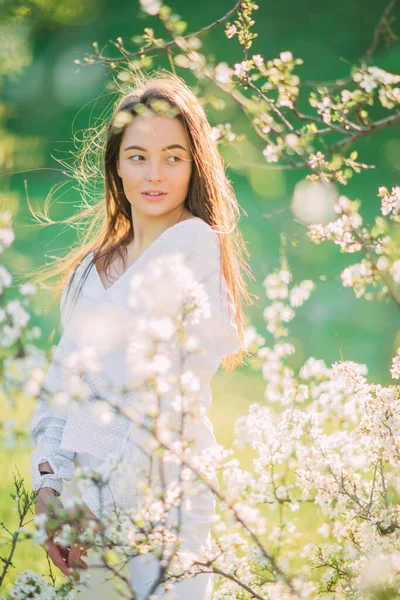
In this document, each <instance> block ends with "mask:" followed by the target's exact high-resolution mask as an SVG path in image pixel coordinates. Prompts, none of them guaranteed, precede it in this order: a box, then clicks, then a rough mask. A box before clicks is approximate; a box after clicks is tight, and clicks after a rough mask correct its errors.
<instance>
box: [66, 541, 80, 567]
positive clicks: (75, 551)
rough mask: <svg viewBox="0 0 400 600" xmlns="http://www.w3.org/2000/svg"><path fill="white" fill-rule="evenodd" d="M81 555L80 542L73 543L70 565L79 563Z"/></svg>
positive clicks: (69, 557) (70, 552)
mask: <svg viewBox="0 0 400 600" xmlns="http://www.w3.org/2000/svg"><path fill="white" fill-rule="evenodd" d="M80 556H81V549H80V546H79V544H72V546H71V549H70V551H69V554H68V566H69V568H70V569H71V568H73V567H75V566H76V565H77V564H79V559H80Z"/></svg>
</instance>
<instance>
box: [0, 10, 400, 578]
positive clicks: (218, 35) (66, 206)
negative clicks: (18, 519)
mask: <svg viewBox="0 0 400 600" xmlns="http://www.w3.org/2000/svg"><path fill="white" fill-rule="evenodd" d="M233 4H234V1H233V0H202V1H201V2H198V1H194V2H191V3H189V2H187V1H183V0H171V2H170V5H171V7H172V8H173V10H174V12H177V13H178V14H180V15H181V16H182V18H184V19H185V20H186V21H187V22H188V28H187V32H191V31H196V30H199V29H201V28H202V27H203V26H206V25H207V24H209V23H210V22H212V21H215V20H216V19H218V18H219V17H221V16H222V15H224V14H225V13H226V12H227V11H228V10H229V9H230V8H231V7H232V6H233ZM385 6H386V3H382V2H376V1H372V0H365V2H364V3H363V4H362V6H361V5H360V4H359V3H355V2H348V1H345V0H337V1H336V2H335V3H329V2H324V1H321V0H318V1H317V0H308V2H307V3H304V2H303V3H301V2H300V3H299V2H298V1H297V0H287V2H284V3H283V2H267V1H265V0H260V2H259V7H260V8H259V10H258V11H255V13H254V17H255V20H256V25H255V27H254V31H256V32H257V33H258V38H257V39H255V40H254V42H253V47H252V48H251V50H250V56H251V55H252V54H261V55H262V56H264V58H266V59H271V58H275V57H277V56H279V53H280V52H282V51H287V50H290V51H291V52H292V53H293V55H294V56H295V57H301V58H303V59H304V65H302V66H301V67H299V68H298V69H297V74H299V75H300V77H301V78H302V79H306V80H313V81H316V80H317V81H326V80H333V79H336V78H344V77H346V76H347V75H348V74H349V70H350V66H351V65H352V64H358V59H359V57H361V56H362V54H363V53H364V52H365V50H366V49H367V47H368V46H369V44H370V42H371V39H372V35H373V31H374V28H375V26H376V24H377V23H378V21H379V19H380V17H381V14H382V12H383V9H384V8H385ZM396 16H397V21H396V22H395V23H394V25H393V28H394V30H395V31H397V33H399V31H400V27H399V23H398V16H399V14H398V11H397V15H396ZM231 21H232V19H231ZM146 26H147V27H148V26H150V27H153V28H154V30H155V32H156V35H159V36H162V37H164V36H165V33H164V31H163V29H162V26H161V24H160V23H159V21H158V20H157V19H156V18H152V17H149V16H143V15H141V14H140V13H139V5H138V2H136V1H132V0H130V1H129V2H128V1H124V0H118V1H117V2H115V1H111V0H64V1H63V2H62V3H59V2H58V1H55V0H42V1H41V2H33V1H31V2H22V1H21V2H12V3H6V4H3V5H2V13H1V16H0V40H1V42H0V77H1V84H2V89H1V92H2V107H3V108H2V115H1V119H2V129H3V132H2V133H3V135H2V138H3V139H2V145H1V163H2V169H1V170H2V173H3V175H5V177H3V180H2V183H1V188H2V191H3V192H7V193H8V192H9V193H10V195H9V198H10V207H9V208H10V209H12V211H13V212H14V214H15V215H16V218H15V231H16V241H15V243H14V245H13V247H12V248H11V249H10V250H9V251H7V252H6V253H5V255H4V258H5V262H6V266H7V268H8V269H9V270H10V271H12V272H13V273H15V274H16V275H17V276H18V274H20V273H21V272H24V273H25V272H29V269H31V268H32V269H33V268H36V267H38V266H40V265H42V264H44V262H45V261H46V260H49V258H47V257H49V256H51V255H52V254H57V253H59V252H64V251H65V250H66V249H67V248H68V246H69V245H71V244H72V243H73V241H74V239H75V235H76V233H75V231H74V230H73V229H70V230H68V229H66V228H65V227H63V226H58V225H53V226H51V227H46V228H43V227H42V228H40V227H37V226H36V225H34V224H33V222H32V217H31V215H30V214H29V211H28V204H27V202H28V200H29V202H30V203H31V204H32V206H33V207H34V209H35V210H38V209H43V206H44V201H45V198H46V196H47V195H48V194H49V192H50V191H51V189H52V188H53V186H59V185H60V184H62V187H60V188H59V189H58V190H57V191H56V192H55V195H54V204H53V205H52V208H51V212H50V214H51V216H52V217H53V218H54V220H57V219H59V218H62V217H66V216H69V215H71V214H73V213H74V210H75V209H76V206H77V204H79V192H78V190H77V189H74V182H73V181H71V180H70V179H68V177H67V176H65V175H64V174H63V173H62V171H63V169H62V167H61V166H60V164H59V162H57V160H56V159H57V158H61V159H64V160H69V156H70V152H71V151H73V150H74V143H73V141H72V138H73V136H74V135H77V137H79V138H80V137H81V133H82V130H84V129H85V128H87V127H88V126H89V125H90V124H93V122H94V120H95V118H96V116H99V115H100V114H101V112H102V111H103V110H104V108H105V107H106V106H107V105H108V104H109V102H110V101H111V100H112V97H113V94H110V92H109V90H108V89H107V87H106V86H107V82H108V81H109V80H110V77H111V74H110V72H107V71H106V69H105V68H104V67H103V66H100V65H94V66H89V67H86V68H84V69H82V70H81V71H80V72H78V68H77V66H76V65H75V64H74V59H81V60H82V58H83V56H84V54H85V53H91V51H92V46H91V44H92V43H93V42H94V41H97V42H98V44H99V47H100V48H102V47H103V46H105V45H106V44H108V42H109V40H110V39H114V40H115V39H116V38H117V37H118V36H121V37H122V38H123V39H127V38H129V37H131V36H133V35H137V34H141V33H142V32H143V29H144V27H146ZM202 39H203V47H202V49H200V52H202V53H204V54H206V55H210V54H211V55H214V56H215V57H216V58H217V61H218V62H221V61H227V62H229V64H230V65H233V64H234V63H235V62H240V61H241V60H243V58H244V57H243V50H242V47H241V46H240V45H239V44H238V42H237V40H236V39H235V38H233V39H232V40H228V39H227V38H226V36H225V34H224V31H223V28H215V29H213V30H212V31H210V32H208V33H207V34H206V35H205V36H203V38H202ZM105 54H108V55H109V54H111V55H113V56H116V55H117V53H116V50H115V48H113V46H112V45H111V44H108V47H107V51H106V52H105ZM373 64H375V65H376V66H378V67H380V68H383V69H385V70H388V71H390V72H392V73H398V72H399V65H400V44H399V43H398V42H394V43H393V44H392V45H390V46H386V45H385V44H383V43H381V44H380V45H379V47H378V49H377V51H376V53H375V59H374V61H373ZM155 66H156V67H158V66H162V67H165V68H170V65H169V62H168V60H167V58H166V56H165V55H164V54H162V53H160V54H159V55H158V57H156V58H155ZM176 71H177V73H178V74H179V75H181V76H183V77H184V78H185V79H186V81H187V82H188V83H189V84H191V85H192V84H193V85H195V84H196V79H195V78H194V77H193V75H192V74H190V73H188V72H187V71H186V70H184V69H180V68H178V67H176ZM309 91H310V88H304V89H303V90H302V91H301V94H302V95H303V96H304V100H303V107H304V108H305V107H306V98H307V96H308V92H309ZM210 92H211V93H216V95H218V96H220V97H224V96H223V94H222V92H220V91H218V90H217V89H215V88H213V87H212V86H211V87H210ZM225 99H226V100H227V102H228V104H227V107H226V109H224V111H222V112H219V111H218V110H216V109H214V108H212V107H211V106H210V105H207V107H206V109H207V114H208V116H209V119H210V122H211V125H216V124H217V123H223V122H225V121H229V122H230V123H231V124H232V128H233V130H234V131H235V132H236V133H242V132H244V133H247V134H248V136H249V138H250V140H251V142H252V144H253V145H254V147H256V148H258V150H259V155H257V156H256V162H257V163H258V164H260V165H262V164H263V162H265V161H264V160H263V157H262V155H261V150H262V148H263V147H264V146H263V144H262V142H261V140H258V139H257V136H256V135H255V134H253V133H252V132H251V131H249V127H248V120H247V118H246V117H245V116H244V115H243V114H241V113H240V111H239V110H238V109H237V107H236V106H235V105H234V104H232V103H231V102H230V101H229V99H228V98H226V97H225ZM308 112H309V113H310V112H311V109H310V108H309V110H308ZM377 114H380V116H382V117H383V116H385V115H387V114H388V113H387V111H384V110H383V109H381V111H380V113H379V111H378V112H377ZM352 149H357V150H358V153H359V157H358V158H359V160H360V161H361V162H366V163H369V164H375V165H376V168H375V169H372V170H367V171H363V172H362V173H361V174H360V175H355V176H354V177H353V179H352V180H350V181H349V183H348V185H347V186H340V185H337V189H338V190H339V192H340V193H342V194H345V195H346V196H348V197H349V198H350V199H352V200H353V199H355V198H360V199H361V201H362V208H361V214H362V215H363V217H364V221H365V222H366V223H372V221H373V218H374V216H375V215H377V214H378V213H379V212H380V208H379V207H380V199H379V198H378V197H377V192H378V187H379V186H381V185H384V186H386V187H387V188H388V189H390V188H391V187H392V186H393V185H396V184H398V180H399V171H400V138H399V126H398V125H397V126H394V127H392V128H388V129H386V130H383V131H380V132H378V133H377V134H375V135H373V136H371V137H370V138H367V139H364V140H361V141H360V142H359V143H358V144H357V145H356V146H355V147H353V148H352ZM221 152H222V153H223V155H224V157H225V159H226V162H227V166H228V176H229V178H230V179H231V181H232V183H233V186H234V189H235V191H236V194H237V197H238V200H239V202H240V204H241V206H242V207H243V209H244V211H245V212H246V213H247V216H245V215H243V217H242V220H241V230H242V232H243V235H244V238H245V240H246V242H247V248H248V250H249V252H250V254H251V256H250V259H249V261H250V266H251V269H252V272H253V275H254V277H255V279H256V281H255V282H254V281H249V289H250V292H251V293H253V294H256V295H257V296H258V300H257V301H256V302H255V304H254V305H253V306H252V307H251V308H248V309H247V310H246V313H247V315H248V318H249V323H252V324H253V325H255V326H256V328H257V330H258V331H259V333H261V335H263V336H264V337H265V338H266V340H267V343H271V342H272V338H271V336H270V335H269V334H268V332H266V330H265V325H264V323H263V319H262V311H263V309H264V307H265V305H266V298H265V294H264V291H263V287H262V282H263V280H264V278H265V276H266V275H267V274H269V273H271V272H272V271H273V269H274V268H276V267H277V266H278V265H279V253H280V236H281V234H282V233H284V232H290V233H291V234H295V235H296V236H298V245H297V246H296V247H292V246H291V245H290V244H289V245H288V247H287V249H286V251H287V256H288V261H289V268H290V270H291V271H292V273H293V279H294V282H300V281H301V280H302V279H314V280H315V281H316V283H317V289H316V290H315V292H313V294H312V296H311V299H310V300H309V301H308V302H306V303H305V305H304V306H303V307H301V308H300V309H298V310H297V316H296V319H295V321H294V322H292V323H291V324H290V329H291V332H292V335H291V336H290V338H289V341H290V342H291V343H293V344H294V345H295V346H296V349H297V352H296V355H295V356H293V357H291V366H292V367H293V368H295V369H297V368H299V366H300V365H301V364H302V363H303V362H304V361H305V360H306V359H307V358H308V357H310V356H314V357H315V358H321V359H323V360H324V361H325V362H326V363H327V364H328V365H330V364H331V363H333V362H335V361H338V360H340V353H339V347H338V344H337V339H338V340H339V342H340V345H341V348H342V351H343V356H344V359H348V360H354V361H356V362H360V363H365V364H366V365H367V366H368V370H369V375H368V379H369V380H370V381H375V382H380V383H382V384H383V385H385V384H390V383H393V381H392V380H391V378H390V374H389V368H390V364H391V358H392V356H393V355H394V354H395V351H396V348H397V347H398V346H399V343H400V330H399V319H398V309H396V307H395V305H394V303H393V302H391V301H389V302H388V303H371V302H368V301H366V300H365V299H359V300H357V299H356V298H355V296H354V293H353V291H352V290H351V289H349V288H346V289H345V288H343V287H342V285H341V283H340V280H339V274H340V272H341V271H342V270H343V268H344V267H345V266H346V265H348V264H352V263H353V262H355V261H356V259H355V257H354V256H352V255H346V254H340V252H339V248H338V247H337V246H333V245H331V244H328V243H324V244H322V245H320V246H315V245H314V244H312V243H311V242H310V241H309V240H308V239H307V238H306V236H305V228H304V227H303V228H301V227H300V226H298V225H295V224H294V223H293V221H292V216H291V212H290V210H286V211H283V212H279V213H278V214H277V215H276V216H274V217H272V218H270V219H262V215H264V214H266V213H271V212H274V211H281V210H282V209H284V208H289V207H290V203H291V198H292V194H293V190H294V186H295V185H296V183H297V182H298V181H299V180H300V179H302V178H304V177H305V176H306V175H307V172H306V171H301V170H296V171H293V172H284V171H271V170H268V171H267V170H263V169H261V168H255V167H253V168H248V167H243V157H242V156H240V155H239V154H238V153H235V152H234V151H233V150H231V149H230V148H228V147H227V146H221ZM359 256H360V259H361V255H359ZM319 275H327V276H328V278H329V279H328V281H325V282H324V281H318V280H317V279H316V278H317V277H318V276H319ZM35 306H36V308H37V310H38V312H39V313H40V314H38V315H37V316H35V317H34V322H35V323H37V324H38V325H39V326H40V327H41V328H42V330H43V335H42V339H41V341H40V342H39V345H42V347H48V346H49V343H50V335H51V332H52V331H53V329H54V328H56V332H57V333H56V336H55V337H54V338H53V343H57V341H58V336H59V334H60V323H59V320H58V317H59V308H58V304H57V303H53V304H51V303H50V299H49V296H48V295H46V294H44V293H39V294H38V295H37V297H35ZM335 336H337V339H336V337H335ZM263 388H264V385H263V382H262V379H261V375H260V374H259V373H256V372H254V371H252V370H250V369H249V368H248V367H246V366H244V367H242V368H241V369H239V370H237V371H236V372H235V373H228V374H227V373H224V372H223V371H222V370H221V371H220V372H219V373H218V374H217V375H216V377H215V378H214V380H213V391H214V401H213V406H212V408H211V411H210V417H211V419H212V420H213V422H214V424H215V432H216V436H217V439H218V441H219V442H221V443H224V444H229V443H230V442H231V440H232V439H233V424H234V421H235V419H236V418H237V417H238V416H239V415H240V414H243V413H245V412H246V411H247V407H248V406H249V405H250V404H251V403H253V402H257V401H261V402H262V400H263ZM22 410H23V415H19V416H23V417H27V418H28V417H29V415H30V414H31V411H32V406H27V407H24V408H23V409H22ZM3 412H4V413H5V414H4V417H7V414H6V413H7V411H6V408H5V407H4V411H3ZM10 416H12V415H11V413H10ZM243 456H244V457H245V458H246V456H247V459H248V458H249V455H243ZM16 467H18V469H19V471H20V472H21V473H22V474H23V475H25V476H26V478H27V483H28V485H29V481H30V475H29V449H19V448H18V447H17V448H14V449H12V448H9V449H7V448H5V449H3V453H2V457H1V476H2V478H1V484H0V486H1V487H0V501H1V514H0V520H1V521H3V522H5V523H7V524H8V525H10V523H11V522H13V520H14V515H15V512H14V508H13V504H12V503H11V500H10V499H9V492H10V491H11V489H12V473H13V472H14V471H15V469H16ZM45 567H46V561H45V559H44V553H43V551H41V550H40V549H37V550H35V551H34V552H33V551H32V547H31V545H30V544H29V543H26V545H25V546H24V545H21V546H20V547H19V548H18V552H17V557H16V560H15V571H14V572H17V571H19V570H21V569H22V568H34V569H39V570H42V569H44V570H45Z"/></svg>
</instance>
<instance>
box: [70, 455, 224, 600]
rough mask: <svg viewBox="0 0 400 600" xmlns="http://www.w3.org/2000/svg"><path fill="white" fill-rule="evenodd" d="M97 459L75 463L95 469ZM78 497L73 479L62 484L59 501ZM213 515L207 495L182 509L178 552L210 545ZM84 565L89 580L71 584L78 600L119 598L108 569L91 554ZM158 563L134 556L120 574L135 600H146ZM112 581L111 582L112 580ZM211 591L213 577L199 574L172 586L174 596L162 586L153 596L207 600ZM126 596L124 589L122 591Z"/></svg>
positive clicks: (89, 457) (78, 457) (85, 458)
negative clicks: (187, 509)
mask: <svg viewBox="0 0 400 600" xmlns="http://www.w3.org/2000/svg"><path fill="white" fill-rule="evenodd" d="M99 462H101V459H99V458H97V457H95V456H92V455H89V454H80V453H76V455H75V463H76V464H77V465H79V466H87V467H91V468H96V466H98V464H99ZM77 496H78V497H79V496H80V492H79V490H78V487H77V484H76V479H75V478H74V477H73V478H72V479H71V481H64V485H63V491H62V493H61V500H62V501H64V502H66V501H67V500H69V499H71V498H73V497H77ZM214 514H215V498H214V494H213V493H212V492H211V491H209V490H208V491H207V492H206V493H205V494H201V495H198V496H197V497H194V498H193V499H192V507H191V510H190V513H185V511H184V510H183V509H182V525H181V528H180V533H179V536H180V537H182V538H184V539H185V542H184V543H182V545H181V549H182V550H189V551H193V552H195V551H197V550H199V549H200V547H201V546H206V547H209V545H210V543H211V534H210V529H211V523H212V519H213V516H214ZM83 560H84V561H85V562H86V563H87V564H88V571H87V573H89V574H90V580H89V581H88V582H87V583H85V584H84V583H83V582H81V583H77V584H75V589H76V590H79V592H80V593H79V599H80V600H103V599H104V600H117V599H118V598H121V597H123V596H121V595H120V594H119V593H118V591H117V589H116V587H115V576H113V574H112V572H111V571H110V570H109V569H106V568H105V567H104V566H102V565H101V564H99V557H98V555H96V554H95V553H94V552H93V551H92V550H89V551H88V556H87V557H83ZM159 567H160V565H159V561H158V559H157V558H155V557H153V556H151V555H139V556H134V557H133V558H132V559H130V560H129V561H128V564H127V569H125V570H124V571H123V574H124V576H125V577H126V578H127V579H129V581H130V584H131V585H132V587H133V588H134V590H135V592H136V594H137V596H136V597H137V600H144V599H145V598H147V596H148V593H149V591H150V589H151V588H152V585H153V583H154V581H156V580H157V578H158V577H157V576H158V572H159ZM113 577H114V579H111V578H113ZM213 587H214V574H213V573H203V574H201V575H196V576H195V577H193V578H191V579H186V580H185V581H182V582H181V583H177V584H176V585H175V586H174V588H173V589H174V592H172V591H169V592H165V591H164V589H163V588H162V586H158V587H157V589H156V590H155V591H153V593H154V594H156V595H157V597H159V598H165V600H167V599H168V600H188V599H189V598H190V600H211V597H212V592H213ZM123 589H124V592H125V593H126V592H127V588H126V586H125V587H123Z"/></svg>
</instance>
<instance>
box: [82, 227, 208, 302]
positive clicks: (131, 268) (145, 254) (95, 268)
mask: <svg viewBox="0 0 400 600" xmlns="http://www.w3.org/2000/svg"><path fill="white" fill-rule="evenodd" d="M191 221H201V222H202V223H204V225H207V226H209V225H208V223H206V221H204V220H203V219H201V218H200V217H190V219H185V220H184V221H178V223H175V224H174V225H171V226H170V227H167V229H164V231H163V232H162V233H160V235H159V236H157V237H156V239H155V240H154V241H153V242H152V243H151V244H150V246H148V247H147V248H146V250H144V252H142V254H141V255H140V256H139V257H138V258H137V259H136V260H135V262H134V263H132V264H131V265H129V267H128V268H127V269H126V270H125V271H124V272H123V273H122V275H121V276H120V277H118V279H117V281H115V282H114V283H113V284H112V285H110V286H109V287H107V288H106V287H104V284H103V282H102V280H101V278H100V275H99V272H98V270H97V267H96V264H95V263H93V266H92V270H93V271H94V273H95V276H96V279H97V281H98V283H99V284H100V287H101V289H102V291H103V293H105V294H107V293H110V292H111V291H112V290H114V288H115V287H116V286H118V284H119V283H120V282H121V280H123V279H124V278H125V277H126V275H127V274H128V273H129V272H131V271H132V270H133V268H134V267H137V265H138V264H139V263H140V262H141V261H142V260H143V259H144V258H145V257H146V256H147V254H148V253H149V252H150V250H151V249H152V248H153V246H154V245H155V244H157V242H158V240H160V239H161V238H162V237H163V236H164V235H165V234H166V233H167V231H170V230H171V229H175V227H178V226H179V225H183V224H184V223H188V222H191ZM90 255H91V257H92V258H94V252H93V250H91V251H90Z"/></svg>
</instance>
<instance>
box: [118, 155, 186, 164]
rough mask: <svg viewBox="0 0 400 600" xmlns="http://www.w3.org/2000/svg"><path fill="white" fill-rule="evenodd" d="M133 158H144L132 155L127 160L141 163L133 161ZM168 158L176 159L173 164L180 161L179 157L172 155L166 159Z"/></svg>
mask: <svg viewBox="0 0 400 600" xmlns="http://www.w3.org/2000/svg"><path fill="white" fill-rule="evenodd" d="M134 158H144V156H142V155H141V154H134V155H133V156H130V157H129V160H132V161H133V162H141V161H139V160H133V159H134ZM170 158H175V159H176V161H173V162H179V161H181V160H182V159H181V158H179V156H174V155H170V156H168V159H170Z"/></svg>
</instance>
